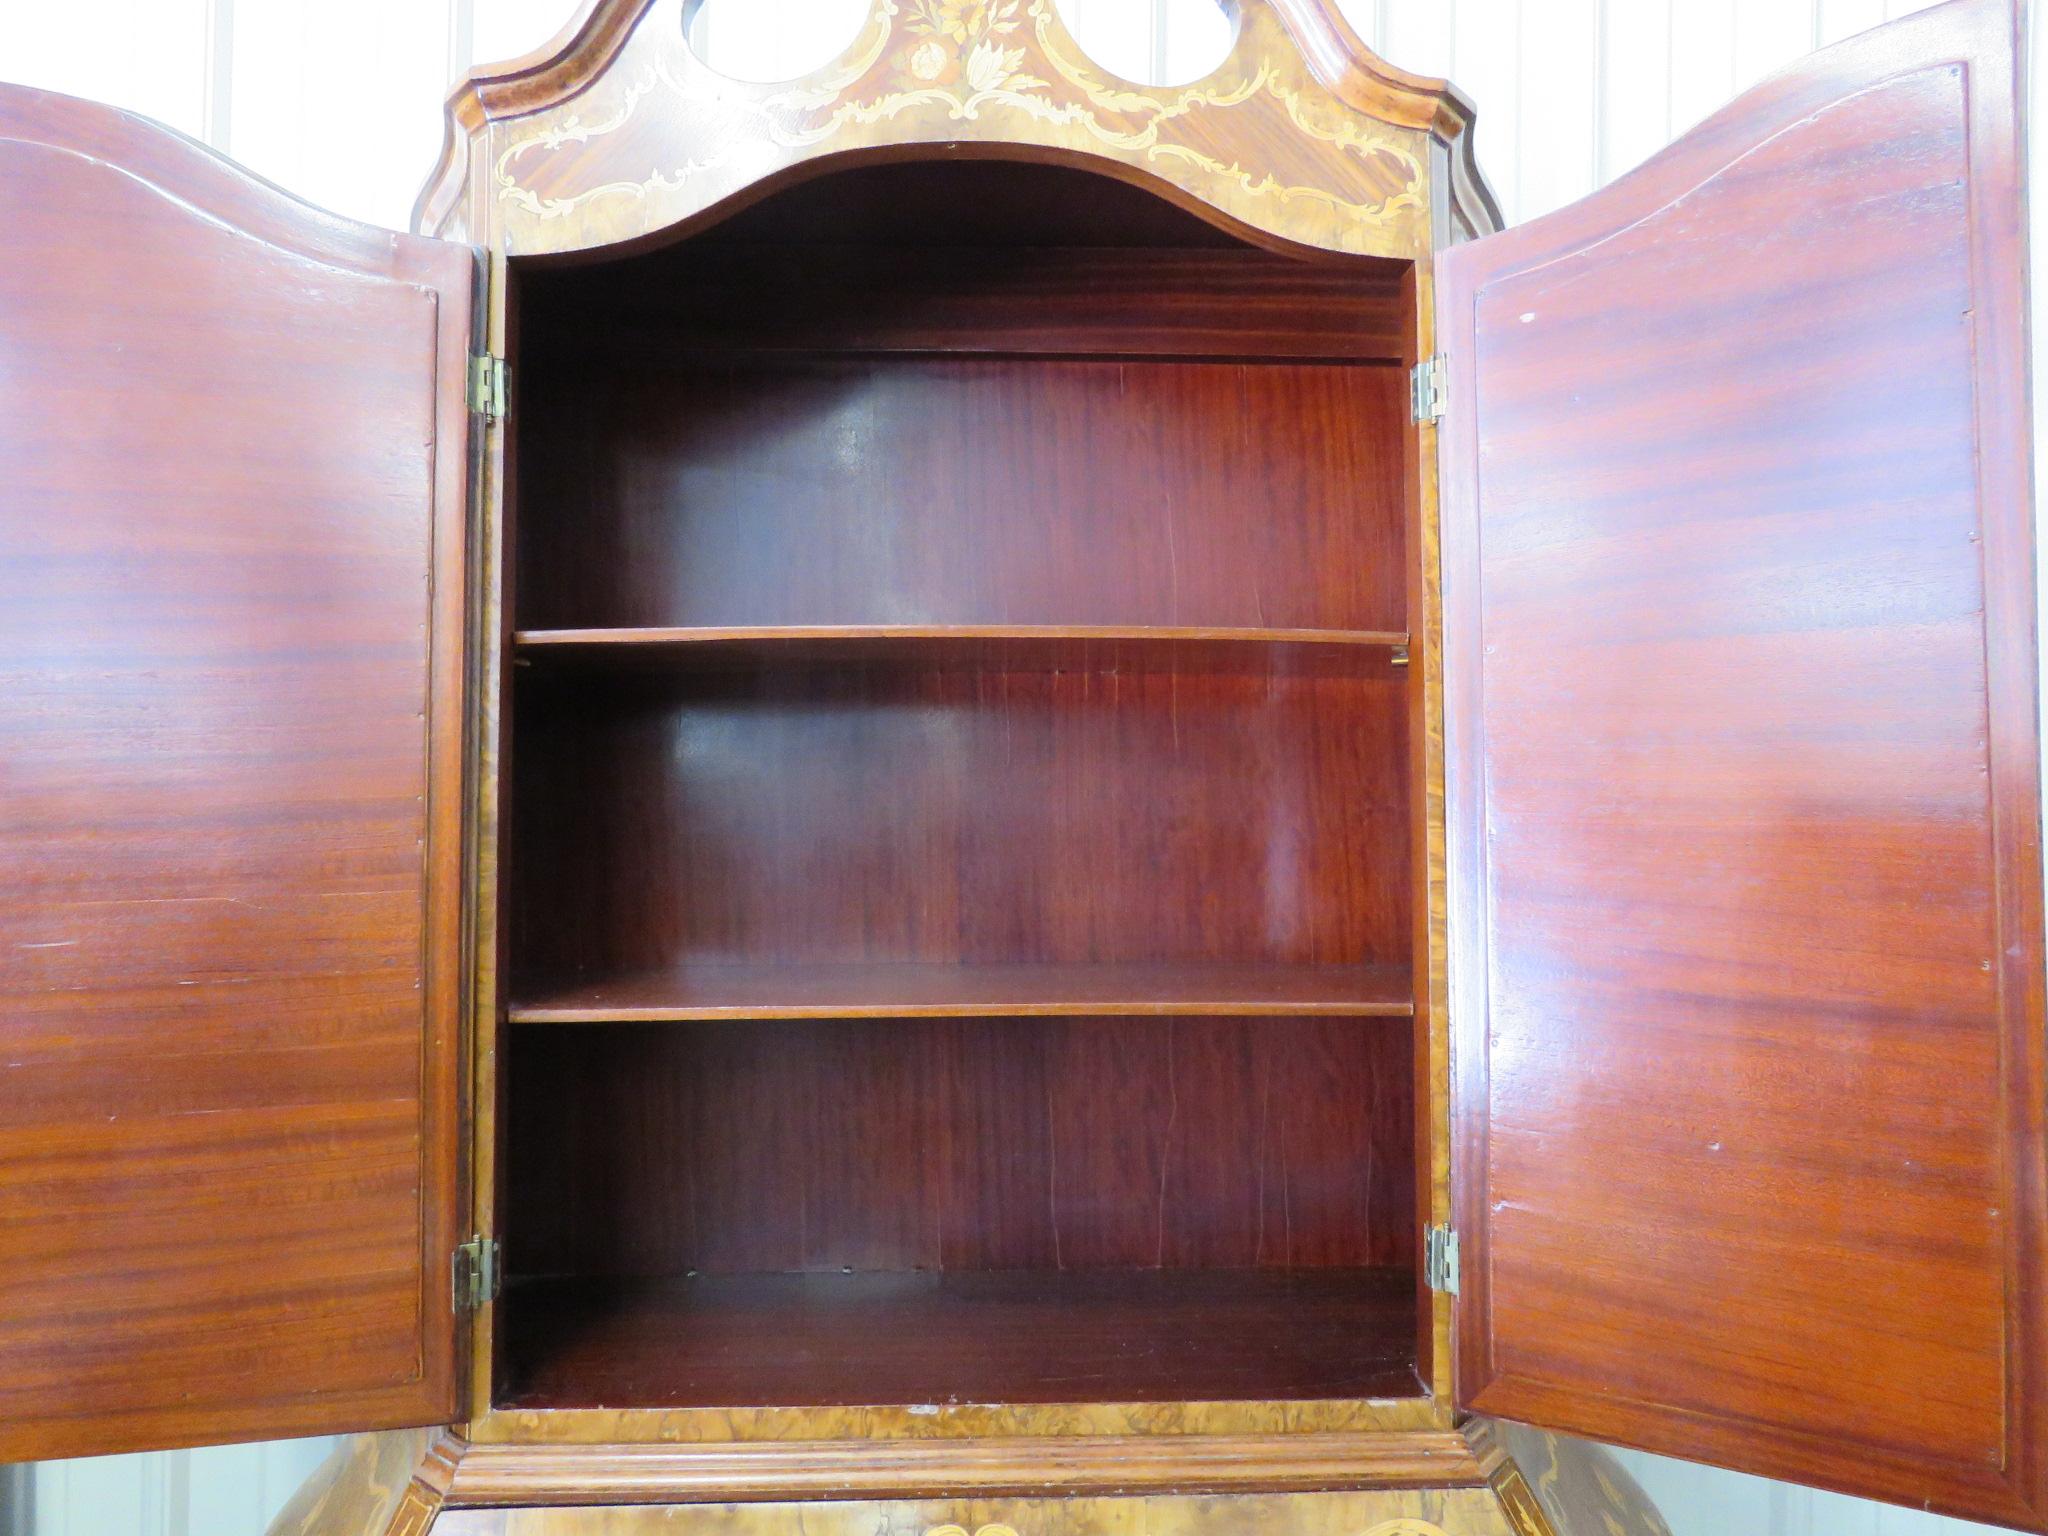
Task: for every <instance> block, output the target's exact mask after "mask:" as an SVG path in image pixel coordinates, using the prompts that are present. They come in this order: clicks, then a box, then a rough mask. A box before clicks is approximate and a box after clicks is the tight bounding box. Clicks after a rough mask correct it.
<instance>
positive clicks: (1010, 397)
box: [518, 355, 1407, 631]
mask: <svg viewBox="0 0 2048 1536" xmlns="http://www.w3.org/2000/svg"><path fill="white" fill-rule="evenodd" d="M522 371H523V377H524V379H525V383H524V395H523V398H524V401H525V411H524V412H523V420H522V424H521V426H520V428H519V433H520V441H519V452H520V474H521V495H522V498H523V509H522V514H521V520H520V530H521V531H520V538H519V562H520V567H519V589H520V598H519V609H518V624H519V627H520V628H522V629H546V628H579V627H597V626H614V625H625V626H678V625H712V626H748V625H789V624H850V625H869V624H925V625H945V624H1005V625H1007V624H1020V623H1024V624H1058V625H1142V624H1157V625H1165V626H1171V627H1183V626H1193V627H1238V628H1246V627H1249V628H1282V629H1363V630H1384V631H1398V630H1402V629H1405V628H1406V627H1407V626H1406V623H1405V619H1404V611H1403V610H1404V602H1403V599H1404V587H1403V580H1402V576H1403V570H1404V562H1405V560H1406V548H1405V539H1404V532H1405V525H1404V521H1403V517H1402V507H1403V501H1402V473H1403V459H1402V433H1403V432H1404V430H1405V414H1404V413H1405V403H1406V393H1405V390H1406V380H1405V377H1404V375H1403V374H1402V373H1401V371H1400V370H1399V369H1396V368H1392V367H1375V366H1349V365H1343V366H1329V365H1321V364H1303V363H1289V362H1274V363H1257V364H1252V363H1202V362H1185V361H1183V362H1161V361H1136V362H1120V361H1102V360H1094V361H1090V360H1064V359H1045V358H1033V359H1025V358H972V357H963V356H956V355H929V356H927V355H910V356H901V357H867V356H837V357H827V356H817V357H791V358H784V359H762V358H749V357H745V356H741V355H733V356H731V357H729V358H726V359H723V360H717V359H714V360H711V361H705V362H690V361H689V360H687V359H675V360H672V361H670V362H668V363H666V364H664V365H663V366H660V367H658V368H656V367H643V366H638V365H632V364H614V363H610V362H604V363H602V364H598V363H595V362H583V363H579V362H578V361H575V360H570V359H566V358H565V359H561V360H559V361H558V363H557V364H556V365H555V366H553V367H540V366H534V367H529V368H525V369H523V370H522Z"/></svg>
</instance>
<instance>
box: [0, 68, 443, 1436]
mask: <svg viewBox="0 0 2048 1536" xmlns="http://www.w3.org/2000/svg"><path fill="white" fill-rule="evenodd" d="M473 272H474V267H473V259H472V257H471V255H470V253H469V252H468V251H466V250H464V249H461V248H458V247H452V246H443V245H439V244H437V243H435V242H432V241H423V240H416V239H413V238H410V237H405V236H394V235H389V234H385V233H383V232H379V231H371V230H367V229H361V228H358V227H356V226H352V225H347V224H344V223H341V222H340V221H337V220H333V219H330V218H328V217H326V216H324V215H320V214H318V213H316V212H314V211H312V210H310V209H307V208H304V207H301V206H300V205H298V204H296V203H293V202H292V201H290V200H289V199H287V198H285V197H284V196H282V195H281V194H279V193H277V192H276V191H274V190H273V189H271V188H269V187H266V186H263V185H261V184H260V183H257V182H254V181H252V180H250V179H248V178H246V177H244V176H243V175H241V174H240V173H238V172H236V171H234V170H232V169H231V168H229V167H227V166H225V165H224V164H222V163H220V162H218V161H216V160H214V159H213V158H212V157H211V156H210V155H208V154H207V153H206V152H205V151H203V150H201V149H200V148H198V147H197V146H196V145H193V144H191V143H189V142H188V141H186V140H183V139H181V138H179V137H177V136H176V135H173V134H170V133H168V132H166V131H164V130H162V129H158V128H155V127H153V126H151V125H148V124H145V123H142V122H139V121H137V120H135V119H132V118H128V117H126V116H124V115H122V114H119V113H115V112H111V111H108V110H106V109H103V108H98V107H93V106H89V105H87V104H84V103H81V102H75V101H71V100H68V99H65V98H61V97H55V96H49V95H45V94H41V93H37V92H31V91H20V90H6V91H0V551H4V552H0V764H4V766H0V800H4V803H5V806H6V812H5V814H4V816H0V872H4V878H0V1233H4V1236H0V1456H5V1457H8V1458H37V1457H51V1456H77V1455H85V1454H91V1453H99V1452H107V1451H116V1450H126V1449H133V1448H138V1447H143V1446H154V1445H166V1444H175V1443H196V1442H201V1441H208V1440H223V1439H235V1438H251V1439H253V1438H258V1437H263V1436H274V1435H286V1434H311V1433H317V1432H326V1431H336V1430H344V1429H361V1428H374V1427H381V1426H387V1425H399V1424H419V1423H427V1422H432V1421H435V1420H439V1419H445V1418H446V1417H448V1416H449V1415H450V1414H451V1412H452V1410H453V1407H454V1401H453V1386H452V1377H453V1367H454V1337H453V1328H454V1322H453V1317H452V1315H451V1307H450V1300H449V1287H448V1256H449V1250H450V1248H451V1246H452V1244H453V1242H454V1241H455V1237H454V1230H453V1223H454V1216H455V1193H456V1187H457V1169H456V1162H455V1152H456V1141H455V1112H456V1111H455V1106H456V1092H455V1077H454V1069H455V1056H454V1049H455V1044H456V1034H457V1014H456V1004H457V994H458V975H459V971H458V967H459V960H460V957H459V954H458V942H457V938H458V927H459V924H458V910H459V906H458V903H459V874H460V867H459V854H460V847H459V844H460V838H459V824H460V823H459V817H460V786H461V779H462V771H461V719H460V703H461V689H460V675H461V674H460V663H461V617H462V605H463V575H462V573H463V545H464V497H463V490H464V485H465V476H466V446H465V445H466V423H467V415H466V412H465V409H464V406H463V397H462V387H463V373H464V359H465V354H466V352H467V350H468V336H469V318H470V305H471V288H472V284H473V281H474V276H473Z"/></svg>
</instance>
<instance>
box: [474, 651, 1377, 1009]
mask: <svg viewBox="0 0 2048 1536" xmlns="http://www.w3.org/2000/svg"><path fill="white" fill-rule="evenodd" d="M519 706H520V728H519V733H518V737H517V739H516V741H515V743H514V751H515V756H516V766H515V772H516V776H517V784H516V791H515V795H514V802H515V803H514V807H513V818H514V826H513V851H512V868H511V870H510V880H511V898H510V899H511V902H512V908H513V911H512V917H511V922H512V945H513V952H514V955H515V966H516V973H515V977H514V982H513V985H514V988H515V993H514V995H515V997H516V998H519V999H520V1000H526V997H527V991H526V989H527V986H528V983H529V981H531V982H533V983H536V984H541V985H545V986H547V987H550V988H552V987H556V986H559V985H560V984H562V983H563V982H564V981H572V982H573V981H579V980H580V981H581V982H582V983H593V982H604V983H609V982H611V981H612V979H613V978H615V977H619V976H621V975H625V974H630V973H634V972H641V971H658V970H668V969H674V968H678V967H696V966H700V965H703V964H707V963H744V964H751V965H763V964H770V963H774V964H787V965H791V966H803V965H817V964H828V963H829V964H845V963H859V964H863V965H865V964H873V963H891V964H925V965H954V964H969V965H972V964H1002V965H1020V964H1047V965H1056V966H1083V965H1101V964H1116V965H1121V964H1170V965H1182V964H1191V963H1200V964H1211V965H1213V964H1230V965H1238V964H1251V965H1259V966H1275V965H1278V966H1319V965H1337V966H1352V965H1363V964H1375V963H1376V964H1391V965H1402V966H1405V965H1406V963H1407V954H1408V950H1407V945H1408V940H1409V924H1408V910H1409V909H1408V899H1409V898H1408V866H1407V863H1406V858H1405V854H1406V837H1407V825H1408V822H1407V818H1408V815H1409V802H1408V790H1407V783H1406V777H1405V768H1406V759H1407V741H1406V715H1405V688H1404V685H1403V684H1402V683H1401V682H1399V681H1391V680H1385V681H1382V680H1372V679H1359V678H1345V677H1302V678H1287V677H1283V678H1265V677H1260V676H1256V675H1250V676H1245V675H1232V674H1229V673H1222V674H1216V673H1204V672H1180V671H1167V672H1147V673H1135V674H1130V675H1119V674H1109V675H1100V674H1095V673H1049V672H973V671H967V672H963V671H957V670H952V669H948V668H937V669H932V668H915V669H912V668H905V667H898V666H886V665H885V666H876V667H871V668H847V667H796V668H785V669H774V670H770V671H766V672H758V673H701V674H692V675H689V676H686V677H682V678H665V677H642V678H624V679H604V680H602V683H601V685H600V683H599V682H598V681H596V680H593V679H590V678H587V677H570V678H563V679H561V680H559V681H558V682H553V681H550V680H549V679H545V678H542V677H539V676H538V675H530V676H528V677H526V678H525V679H523V681H522V688H521V695H520V700H519ZM1112 984H1113V985H1114V982H1113V981H1112ZM1169 984H1170V988H1171V990H1169V992H1168V993H1167V994H1166V997H1167V1000H1171V999H1172V998H1173V997H1176V996H1178V997H1186V996H1187V995H1188V988H1187V986H1186V984H1185V983H1183V982H1179V981H1173V980H1171V979H1170V981H1169ZM885 985H886V984H885ZM763 1000H764V1001H767V1000H768V999H766V998H764V999H763ZM847 1000H848V1001H850V1002H854V1001H859V1000H860V999H859V998H857V997H851V996H850V997H849V998H848V999H847ZM869 1000H871V1001H874V1002H878V1003H887V1002H890V1001H892V1000H893V999H891V998H890V997H889V996H888V994H887V991H886V990H884V991H882V992H880V993H877V994H871V995H870V999H869ZM1025 1000H1027V1001H1029V1000H1030V998H1029V997H1028V996H1027V997H1026V999H1025Z"/></svg>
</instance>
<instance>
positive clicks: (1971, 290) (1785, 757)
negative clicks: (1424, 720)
mask: <svg viewBox="0 0 2048 1536" xmlns="http://www.w3.org/2000/svg"><path fill="white" fill-rule="evenodd" d="M2016 56H2017V55H2016V37H2015V17H2014V13H2013V11H2012V9H2011V8H2010V6H2009V5H2008V4H2007V3H2006V0H1960V3H1956V4H1951V5H1946V6H1942V7H1939V8H1937V9H1934V10H1931V11H1927V12H1924V13H1921V14H1919V15H1916V16H1913V17H1910V18H1908V19H1906V20H1903V21H1901V22H1898V23H1896V24H1894V25H1892V26H1889V27H1886V28H1883V29H1881V30H1879V31H1876V32H1873V33H1870V34H1868V35H1866V36H1864V37H1862V38H1859V39H1856V40H1854V41H1852V42H1849V43H1847V44H1844V45H1842V46H1840V47H1837V48H1834V49H1831V50H1829V51H1827V52H1825V53H1822V54H1819V55H1816V56H1815V57H1814V58H1812V59H1811V60H1809V61H1807V62H1806V63H1804V64H1802V65H1800V66H1798V67H1797V68H1796V69H1794V70H1793V71H1792V72H1790V73H1788V74H1786V75H1784V76H1781V77H1779V78H1778V79H1776V80H1774V81H1772V82H1770V83H1769V84H1767V85H1765V86H1763V87H1761V88H1760V89H1758V90H1756V91H1754V92H1752V93H1751V94H1749V95H1748V96H1746V97H1744V98H1743V99H1742V100H1741V101H1739V102H1737V103H1736V104H1735V105H1734V106H1733V107H1731V108H1729V109H1728V110H1727V111H1725V112H1723V113H1721V114H1720V115H1719V116H1717V117H1715V118H1713V119H1711V120H1710V121H1709V122H1708V123H1706V124H1705V125H1704V126H1703V127H1701V128H1700V129H1698V130H1697V131H1695V132H1694V133H1692V134H1690V135H1689V136H1687V137H1686V138H1685V139H1683V140H1682V141H1680V142H1679V143H1678V144H1676V145H1675V146H1673V147H1672V148H1671V149H1669V150H1668V151H1666V152H1665V153H1664V154H1662V155H1660V156H1659V157H1657V158H1656V159H1655V160H1653V161H1651V162H1650V163H1649V164H1648V165H1647V166H1645V167H1644V168H1643V169H1642V170H1640V171H1638V172H1637V173H1635V174H1634V175H1632V176H1630V177H1628V178H1626V179H1625V180H1623V181H1621V182H1618V183H1617V184H1615V185H1614V186H1612V187H1611V188H1609V189H1607V190H1606V191H1603V192H1601V193H1599V194H1597V195H1595V196H1593V197H1591V198H1589V199H1587V200H1586V201H1585V202H1583V203H1581V204H1579V205H1577V206H1575V207H1573V208H1570V209H1567V210H1565V211H1564V212H1562V213H1559V214H1557V215H1555V216H1553V217H1550V218H1546V219H1543V220H1539V221H1537V222H1535V223H1533V224H1530V225H1528V226H1527V227H1525V228H1521V229H1517V230H1514V231H1512V232H1510V233H1507V234H1504V235H1500V236H1497V237H1494V238H1491V239H1488V240H1484V241H1481V242H1479V243H1477V244H1474V245H1471V246H1467V247H1464V248H1462V249H1459V250H1455V251H1453V252H1451V253H1450V254H1449V255H1448V257H1447V258H1446V259H1445V260H1444V262H1443V264H1442V267H1441V269H1440V287H1439V299H1438V315H1439V322H1440V324H1439V334H1440V336H1441V337H1442V338H1443V343H1444V350H1445V354H1446V367H1447V371H1448V378H1449V398H1448V405H1447V411H1446V415H1445V419H1444V422H1443V426H1442V444H1443V459H1442V470H1443V486H1444V580H1445V587H1446V603H1445V613H1446V638H1445V647H1446V656H1447V692H1446V699H1447V706H1446V708H1447V727H1448V743H1447V765H1448V790H1449V796H1450V798H1449V836H1450V871H1449V874H1450V922H1451V945H1452V982H1451V985H1452V993H1451V999H1450V1003H1451V1008H1452V1010H1453V1017H1454V1019H1455V1021H1456V1023H1455V1026H1454V1028H1455V1064H1454V1073H1455V1083H1456V1087H1455V1095H1454V1115H1455V1125H1456V1137H1455V1142H1454V1177H1455V1181H1456V1204H1457V1210H1458V1222H1459V1227H1460V1235H1461V1238H1462V1244H1461V1246H1462V1248H1463V1255H1464V1259H1465V1262H1464V1265H1463V1271H1464V1273H1463V1276H1462V1282H1463V1283H1462V1292H1463V1294H1462V1296H1461V1298H1460V1301H1459V1304H1458V1318H1457V1333H1458V1345H1457V1380H1458V1394H1459V1398H1460V1401H1461V1403H1462V1404H1463V1405H1464V1406H1465V1407H1467V1408H1470V1409H1474V1410H1477V1411H1480V1412H1483V1413H1488V1414H1494V1415H1499V1416H1502V1417H1506V1418H1512V1419H1520V1420H1525V1421H1528V1422H1530V1423H1534V1424H1537V1425H1541V1426H1544V1427H1547V1428H1552V1429H1558V1430H1564V1431H1568V1432H1572V1433H1577V1434H1582V1435H1588V1436H1593V1437H1597V1438H1599V1439H1604V1440H1611V1441H1617V1442H1620V1443H1623V1444H1627V1445H1634V1446H1640V1447H1643V1448H1645V1449H1648V1450H1652V1451H1660V1452H1663V1453H1666V1454H1669V1455H1677V1456H1686V1457H1692V1458H1696V1459H1700V1460H1706V1461H1713V1462H1718V1463H1721V1464H1723V1465H1726V1466H1731V1467H1736V1468H1740V1469H1742V1470H1744V1471H1749V1472H1756V1473H1762V1474H1766V1475H1768V1476H1772V1477H1780V1478H1788V1479H1795V1480H1798V1481H1802V1482H1810V1483H1816V1484H1820V1485H1824V1486H1827V1487H1831V1488H1836V1489H1841V1490H1844V1491H1847V1492H1851V1493H1857V1494H1863V1495H1867V1496H1872V1497H1877V1498H1884V1499H1891V1500H1896V1501H1900V1502H1904V1503H1911V1504H1925V1505H1930V1506H1932V1507H1934V1508H1936V1509H1939V1510H1945V1511H1949V1512H1953V1513H1956V1514H1960V1515H1966V1516H1972V1517H1976V1518H1979V1519H1989V1520H1996V1521H2002V1522H2006V1523H2010V1524H2017V1525H2022V1526H2029V1527H2038V1526H2039V1525H2040V1523H2041V1517H2042V1510H2043V1457H2044V1455H2048V1375H2044V1364H2048V1349H2044V1327H2043V1315H2044V1306H2048V1264H2044V1256H2043V1233H2044V1225H2043V1210H2042V1206H2043V1181H2042V1147H2043V1139H2042V1113H2043V1093H2044V1078H2043V1063H2042V1047H2043V1040H2042V974H2041V966H2042V946H2041V849H2040V842H2039V824H2040V799H2039V777H2038V743H2037V732H2036V715H2037V707H2036V702H2037V701H2036V683H2035V678H2036V668H2035V617H2034V553H2033V537H2032V532H2031V528H2032V513H2031V509H2030V506H2029V501H2028V497H2029V474H2028V449H2027V440H2026V432H2027V428H2026V421H2025V414H2024V413H2025V410H2026V398H2027V395H2026V378H2025V361H2024V357H2025V351H2024V348H2025V315H2024V313H2023V305H2022V287H2021V253H2022V252H2021V247H2022V236H2021V228H2020V220H2021V209H2022V199H2021V181H2020V168H2019V122H2018V109H2017V105H2016V96H2015V79H2014V66H2015V58H2016Z"/></svg>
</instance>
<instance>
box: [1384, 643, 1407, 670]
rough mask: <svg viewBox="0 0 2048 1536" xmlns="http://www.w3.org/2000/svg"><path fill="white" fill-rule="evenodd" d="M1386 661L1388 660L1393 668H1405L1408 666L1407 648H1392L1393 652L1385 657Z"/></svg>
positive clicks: (1400, 646)
mask: <svg viewBox="0 0 2048 1536" xmlns="http://www.w3.org/2000/svg"><path fill="white" fill-rule="evenodd" d="M1387 660H1388V661H1389V662H1390V663H1392V664H1393V665H1394V666H1397V667H1405V666H1407V665H1408V647H1407V646H1405V645H1397V646H1395V647H1394V649H1393V651H1392V653H1391V654H1389V656H1388V657H1387Z"/></svg>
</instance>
